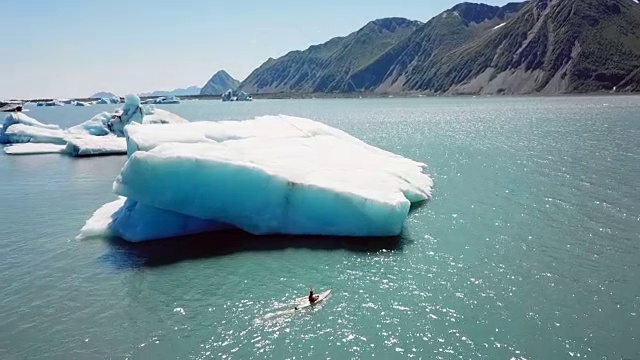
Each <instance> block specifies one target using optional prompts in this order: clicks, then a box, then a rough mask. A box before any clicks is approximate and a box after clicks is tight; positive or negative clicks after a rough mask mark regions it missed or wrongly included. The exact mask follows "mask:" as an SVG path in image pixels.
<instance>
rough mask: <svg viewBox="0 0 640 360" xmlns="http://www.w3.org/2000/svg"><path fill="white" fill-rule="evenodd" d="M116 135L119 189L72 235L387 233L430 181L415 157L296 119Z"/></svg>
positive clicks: (398, 226) (136, 129) (395, 230)
mask: <svg viewBox="0 0 640 360" xmlns="http://www.w3.org/2000/svg"><path fill="white" fill-rule="evenodd" d="M125 134H126V142H127V148H128V151H129V152H128V154H129V159H128V160H127V162H126V163H125V165H124V167H123V168H122V170H121V172H120V174H119V175H118V176H117V178H116V179H115V182H114V185H113V189H114V192H115V193H116V194H117V195H118V196H120V198H119V199H118V200H117V201H115V202H112V203H108V204H106V205H104V206H103V207H101V208H100V209H98V210H97V211H96V212H95V213H94V214H93V216H92V217H91V218H90V219H89V220H87V222H86V224H85V226H84V227H83V228H82V229H81V231H80V234H79V235H78V238H79V239H83V238H87V237H91V236H118V237H121V238H123V239H125V240H128V241H132V242H139V241H148V240H154V239H161V238H167V237H174V236H180V235H187V234H194V233H199V232H205V231H214V230H220V229H229V228H234V229H241V230H244V231H247V232H249V233H251V234H255V235H266V234H295V235H336V236H395V235H398V234H399V233H400V232H401V230H402V227H403V224H404V221H405V219H406V217H407V216H408V213H409V208H410V206H411V203H415V202H420V201H424V200H426V199H428V198H429V197H430V196H431V188H432V186H433V182H432V180H431V178H430V177H429V176H428V175H427V174H425V173H424V172H423V170H424V169H425V167H426V165H425V164H423V163H420V162H417V161H413V160H410V159H407V158H404V157H402V156H399V155H396V154H393V153H390V152H387V151H384V150H382V149H379V148H376V147H374V146H371V145H368V144H366V143H364V142H362V141H361V140H359V139H357V138H355V137H353V136H351V135H349V134H347V133H345V132H343V131H341V130H338V129H335V128H332V127H330V126H328V125H325V124H322V123H320V122H316V121H313V120H310V119H305V118H297V117H290V116H265V117H260V118H256V119H253V120H246V121H221V122H192V123H186V124H169V125H146V126H136V125H128V126H126V127H125ZM185 174H189V176H185ZM158 224H162V226H158ZM165 224H166V226H165Z"/></svg>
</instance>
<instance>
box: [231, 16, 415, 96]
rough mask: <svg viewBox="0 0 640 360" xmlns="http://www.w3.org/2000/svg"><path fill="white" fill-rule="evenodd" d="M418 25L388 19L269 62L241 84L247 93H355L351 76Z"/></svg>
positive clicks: (397, 19)
mask: <svg viewBox="0 0 640 360" xmlns="http://www.w3.org/2000/svg"><path fill="white" fill-rule="evenodd" d="M420 25H421V23H420V22H418V21H411V20H407V19H403V18H387V19H379V20H375V21H372V22H370V23H368V24H367V25H365V26H364V27H363V28H361V29H360V30H358V31H356V32H354V33H351V34H349V35H348V36H345V37H338V38H334V39H331V40H329V41H327V42H326V43H324V44H320V45H314V46H311V47H309V49H307V50H305V51H292V52H290V53H288V54H286V55H285V56H283V57H281V58H279V59H269V60H267V62H265V63H264V64H262V66H260V67H259V68H258V69H256V70H254V71H253V72H252V73H251V74H250V75H249V76H248V77H247V79H246V80H245V81H243V83H242V84H241V89H242V90H244V91H247V92H250V93H264V92H344V91H356V90H358V89H357V88H356V87H354V86H353V84H351V82H350V79H351V76H352V75H353V74H354V73H356V72H358V71H360V70H361V69H362V68H365V67H367V66H369V65H370V64H371V63H372V62H375V61H376V59H377V58H378V57H379V56H380V55H382V54H384V53H385V52H387V51H388V50H389V49H390V48H392V47H393V46H394V45H395V44H397V43H398V42H399V41H401V40H403V39H405V38H406V37H408V36H409V35H410V34H411V33H412V32H413V31H414V30H415V29H417V28H418V27H419V26H420Z"/></svg>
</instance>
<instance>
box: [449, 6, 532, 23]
mask: <svg viewBox="0 0 640 360" xmlns="http://www.w3.org/2000/svg"><path fill="white" fill-rule="evenodd" d="M526 3H527V1H523V2H510V3H508V4H506V5H504V6H502V7H500V6H492V5H487V4H481V3H472V2H463V3H460V4H458V5H456V6H454V7H452V8H451V10H450V11H454V12H456V13H457V14H458V15H459V16H460V17H461V18H462V19H463V20H465V21H466V22H467V23H476V24H479V23H481V22H483V21H486V20H491V19H494V18H496V17H497V18H504V15H505V14H508V13H514V12H518V11H519V10H520V9H521V8H522V7H523V6H524V5H525V4H526Z"/></svg>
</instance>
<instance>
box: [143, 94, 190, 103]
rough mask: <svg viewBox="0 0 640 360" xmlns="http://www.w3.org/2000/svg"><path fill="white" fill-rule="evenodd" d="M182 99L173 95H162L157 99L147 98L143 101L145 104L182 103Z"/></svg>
mask: <svg viewBox="0 0 640 360" xmlns="http://www.w3.org/2000/svg"><path fill="white" fill-rule="evenodd" d="M180 102H181V100H180V98H179V97H177V96H174V95H171V96H161V97H158V98H155V99H153V98H152V99H147V100H145V101H143V102H142V103H143V104H180Z"/></svg>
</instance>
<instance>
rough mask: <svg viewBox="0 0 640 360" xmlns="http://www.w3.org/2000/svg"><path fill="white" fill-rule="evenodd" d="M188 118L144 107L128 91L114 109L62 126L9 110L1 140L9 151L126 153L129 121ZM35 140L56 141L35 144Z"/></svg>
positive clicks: (161, 121)
mask: <svg viewBox="0 0 640 360" xmlns="http://www.w3.org/2000/svg"><path fill="white" fill-rule="evenodd" d="M186 122H187V120H185V119H183V118H181V117H180V116H178V115H176V114H173V113H170V112H168V111H165V110H161V109H156V108H155V107H153V106H147V107H144V108H143V107H141V106H140V98H139V97H137V96H136V95H129V96H127V97H126V99H125V103H124V105H123V106H122V107H121V108H118V109H116V111H114V113H109V112H106V111H105V112H101V113H99V114H97V115H95V116H94V117H93V118H91V119H89V120H87V121H85V122H84V123H82V124H79V125H76V126H73V127H70V128H68V129H65V130H63V129H61V128H60V127H59V126H58V125H48V124H43V123H41V122H39V121H37V120H36V119H33V118H31V117H29V116H27V115H25V114H23V113H10V114H9V115H7V116H6V118H5V120H4V122H3V124H2V128H0V143H1V144H7V145H10V146H7V147H5V149H4V151H5V153H6V154H8V155H26V154H43V153H64V154H68V155H71V156H96V155H113V154H122V155H124V154H126V153H127V143H126V140H125V138H124V127H125V126H127V125H135V124H137V125H147V124H173V123H186ZM35 144H47V145H57V146H56V147H54V146H40V145H38V146H36V145H35Z"/></svg>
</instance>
